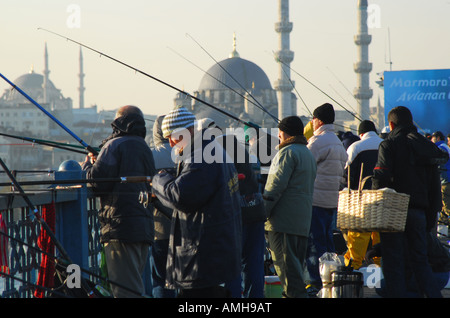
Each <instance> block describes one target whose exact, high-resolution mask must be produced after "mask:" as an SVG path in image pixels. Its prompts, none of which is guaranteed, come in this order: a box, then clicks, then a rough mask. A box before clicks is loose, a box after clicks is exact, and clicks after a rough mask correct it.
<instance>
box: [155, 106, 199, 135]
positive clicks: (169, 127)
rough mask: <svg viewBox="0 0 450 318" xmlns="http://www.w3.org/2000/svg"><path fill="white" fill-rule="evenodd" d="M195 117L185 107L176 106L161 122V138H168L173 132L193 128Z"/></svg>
mask: <svg viewBox="0 0 450 318" xmlns="http://www.w3.org/2000/svg"><path fill="white" fill-rule="evenodd" d="M194 122H195V116H194V114H192V113H191V112H190V111H188V110H187V109H186V108H185V107H182V106H177V107H175V108H174V109H173V110H171V111H170V113H168V114H167V115H166V116H165V117H164V120H163V121H162V124H161V130H162V133H163V137H164V138H167V137H169V136H170V135H171V134H172V133H173V132H174V131H176V130H179V129H182V128H189V127H192V126H194Z"/></svg>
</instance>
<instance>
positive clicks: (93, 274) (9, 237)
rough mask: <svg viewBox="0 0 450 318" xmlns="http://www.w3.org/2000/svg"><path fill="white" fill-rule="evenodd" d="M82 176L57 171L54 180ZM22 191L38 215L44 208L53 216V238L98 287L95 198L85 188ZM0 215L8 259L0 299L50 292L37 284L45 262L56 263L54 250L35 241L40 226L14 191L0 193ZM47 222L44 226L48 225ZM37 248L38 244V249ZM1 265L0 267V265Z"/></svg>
mask: <svg viewBox="0 0 450 318" xmlns="http://www.w3.org/2000/svg"><path fill="white" fill-rule="evenodd" d="M82 178H84V173H83V172H82V171H58V172H55V180H57V179H60V180H62V179H75V180H76V179H82ZM24 189H25V191H26V195H27V196H28V197H29V199H30V200H31V201H32V203H33V205H34V206H35V207H36V208H37V210H38V211H39V212H38V213H39V215H40V216H42V219H44V221H46V222H47V220H45V218H44V216H43V215H42V214H43V212H44V211H46V209H49V208H51V209H52V211H54V214H53V215H54V220H52V222H53V225H54V230H55V232H54V234H55V236H56V237H57V239H58V241H59V242H60V243H61V245H62V246H63V247H64V249H65V250H66V252H67V253H68V254H69V255H70V258H71V260H72V261H73V263H75V264H77V265H78V266H79V267H80V268H81V269H82V271H83V277H86V278H87V279H88V280H89V281H91V282H93V283H100V282H99V281H100V280H101V277H100V274H101V273H100V251H101V245H100V239H99V236H100V230H99V223H98V219H97V213H98V210H97V207H98V206H99V204H98V199H97V198H96V197H95V196H94V195H93V193H92V191H90V189H89V188H88V187H87V186H86V185H81V186H76V187H71V186H65V187H56V186H53V187H51V188H47V189H40V190H37V191H27V190H26V188H24ZM0 213H1V216H2V219H3V221H4V225H5V226H6V229H3V230H4V232H3V230H2V233H0V240H1V242H3V244H1V245H0V252H2V253H5V254H6V256H7V264H6V267H3V268H2V272H3V274H0V297H2V298H32V297H36V296H35V291H36V290H44V292H45V293H47V294H44V297H45V295H48V293H49V292H53V291H52V290H46V289H45V288H40V285H39V286H38V285H37V281H38V275H39V271H40V268H41V265H43V264H42V263H43V258H44V256H47V258H48V259H50V261H56V260H57V259H58V250H57V249H56V248H55V249H54V251H53V252H51V253H50V254H46V252H45V251H44V250H43V249H42V242H38V241H39V237H40V234H41V232H42V231H43V230H42V229H41V225H40V223H39V222H38V220H37V219H36V218H35V217H34V215H30V211H29V208H28V206H27V204H26V202H25V201H24V199H23V195H21V194H20V193H18V192H3V193H0ZM47 223H48V222H47ZM39 243H41V244H39ZM0 265H2V264H0Z"/></svg>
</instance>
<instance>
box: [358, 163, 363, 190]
mask: <svg viewBox="0 0 450 318" xmlns="http://www.w3.org/2000/svg"><path fill="white" fill-rule="evenodd" d="M363 169H364V162H361V171H360V173H359V183H358V192H361V190H362V186H361V178H362V174H363Z"/></svg>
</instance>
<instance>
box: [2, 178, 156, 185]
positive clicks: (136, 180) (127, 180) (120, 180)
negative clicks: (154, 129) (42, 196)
mask: <svg viewBox="0 0 450 318" xmlns="http://www.w3.org/2000/svg"><path fill="white" fill-rule="evenodd" d="M151 181H152V177H148V176H133V177H117V178H94V179H76V180H75V179H61V180H35V181H22V182H20V184H21V185H23V186H26V185H45V184H83V183H104V182H118V183H140V182H151ZM10 185H11V183H9V182H4V183H0V186H1V187H4V186H10ZM12 185H15V184H14V182H13V183H12Z"/></svg>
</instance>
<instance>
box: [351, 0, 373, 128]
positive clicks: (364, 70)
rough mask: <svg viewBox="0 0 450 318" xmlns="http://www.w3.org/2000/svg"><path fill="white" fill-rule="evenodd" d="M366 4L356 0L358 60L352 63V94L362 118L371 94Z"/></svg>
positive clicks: (365, 115) (364, 117)
mask: <svg viewBox="0 0 450 318" xmlns="http://www.w3.org/2000/svg"><path fill="white" fill-rule="evenodd" d="M367 6H368V5H367V0H358V13H357V14H358V34H356V35H355V37H354V40H355V44H356V46H357V50H358V58H359V60H358V61H357V62H356V63H355V64H354V70H355V73H356V85H357V86H356V87H355V89H354V91H353V94H354V96H355V98H356V100H357V102H358V105H357V110H358V116H359V118H360V119H362V120H366V119H369V117H370V98H371V97H372V95H373V91H372V89H371V88H370V86H369V73H370V71H371V70H372V63H369V44H370V42H371V41H372V36H371V35H370V34H369V33H368V26H367Z"/></svg>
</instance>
